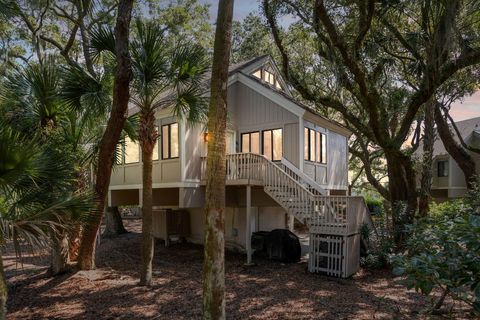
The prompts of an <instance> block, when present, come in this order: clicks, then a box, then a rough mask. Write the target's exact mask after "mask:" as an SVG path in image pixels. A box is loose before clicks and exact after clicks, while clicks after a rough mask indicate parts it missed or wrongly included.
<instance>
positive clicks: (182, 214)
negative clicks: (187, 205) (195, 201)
mask: <svg viewBox="0 0 480 320" xmlns="http://www.w3.org/2000/svg"><path fill="white" fill-rule="evenodd" d="M152 218H153V219H152V224H153V226H152V227H153V228H152V229H153V230H152V232H153V236H154V237H155V238H158V239H162V240H164V241H165V246H166V247H168V245H169V244H170V241H171V240H173V239H178V240H185V239H186V238H187V237H189V236H190V213H189V212H188V211H185V210H171V209H163V210H153V217H152Z"/></svg>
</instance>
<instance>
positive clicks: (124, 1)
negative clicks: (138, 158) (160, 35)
mask: <svg viewBox="0 0 480 320" xmlns="http://www.w3.org/2000/svg"><path fill="white" fill-rule="evenodd" d="M132 6H133V0H120V1H119V4H118V14H117V22H116V26H115V39H116V41H115V53H116V61H117V67H116V71H115V79H114V84H113V102H112V111H111V113H110V118H109V119H108V123H107V127H106V129H105V132H104V134H103V137H102V140H101V141H100V150H99V154H98V164H97V172H96V178H97V181H96V183H95V198H96V201H97V206H96V208H95V211H94V216H93V217H92V220H91V221H90V223H89V224H88V225H87V226H86V227H85V230H84V232H83V235H82V241H81V247H80V252H79V257H78V266H79V268H80V269H82V270H90V269H94V268H95V260H94V259H95V243H96V239H97V233H98V230H99V228H100V223H101V222H102V215H103V210H104V208H105V197H106V195H107V192H108V185H109V184H110V176H111V172H112V165H113V154H114V152H115V147H116V146H117V143H118V140H119V138H120V134H121V132H122V129H123V125H124V124H125V119H126V118H125V117H126V114H127V110H128V100H129V99H130V91H129V88H130V80H131V78H132V67H131V59H130V54H129V51H128V42H129V41H128V39H129V30H130V20H131V14H132Z"/></svg>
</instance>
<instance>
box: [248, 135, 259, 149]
mask: <svg viewBox="0 0 480 320" xmlns="http://www.w3.org/2000/svg"><path fill="white" fill-rule="evenodd" d="M250 152H252V153H258V154H260V132H253V133H251V134H250Z"/></svg>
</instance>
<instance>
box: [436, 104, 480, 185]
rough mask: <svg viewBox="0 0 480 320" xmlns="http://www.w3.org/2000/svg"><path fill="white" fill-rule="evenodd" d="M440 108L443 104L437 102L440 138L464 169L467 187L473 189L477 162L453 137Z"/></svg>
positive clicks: (437, 121) (437, 122)
mask: <svg viewBox="0 0 480 320" xmlns="http://www.w3.org/2000/svg"><path fill="white" fill-rule="evenodd" d="M440 108H441V105H440V104H439V103H437V105H436V107H435V123H436V124H437V132H438V135H439V136H440V139H442V142H443V145H444V146H445V149H446V150H447V152H448V153H449V154H450V155H451V156H452V158H453V159H454V160H455V162H456V163H457V164H458V166H459V167H460V169H461V170H462V171H463V175H464V176H465V181H466V182H467V187H468V188H469V189H471V188H472V187H473V182H474V181H475V176H476V174H477V171H476V169H475V162H474V161H473V159H472V157H471V156H470V154H469V153H468V151H467V150H465V149H464V148H463V147H462V146H461V145H460V144H459V143H457V142H456V141H455V139H454V138H453V134H452V132H451V131H450V127H449V126H448V123H447V120H446V119H445V118H444V117H443V116H442V112H441V111H440ZM450 174H451V173H450Z"/></svg>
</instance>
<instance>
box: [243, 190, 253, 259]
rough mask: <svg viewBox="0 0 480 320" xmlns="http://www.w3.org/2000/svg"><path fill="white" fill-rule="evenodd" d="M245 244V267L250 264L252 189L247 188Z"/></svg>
mask: <svg viewBox="0 0 480 320" xmlns="http://www.w3.org/2000/svg"><path fill="white" fill-rule="evenodd" d="M246 200H247V201H246V202H247V203H246V215H247V219H246V226H245V244H246V247H247V265H251V264H252V187H251V186H250V185H248V186H247V199H246Z"/></svg>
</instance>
